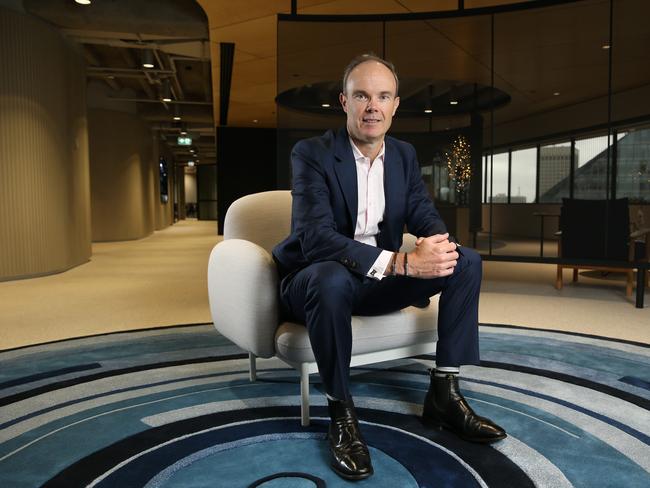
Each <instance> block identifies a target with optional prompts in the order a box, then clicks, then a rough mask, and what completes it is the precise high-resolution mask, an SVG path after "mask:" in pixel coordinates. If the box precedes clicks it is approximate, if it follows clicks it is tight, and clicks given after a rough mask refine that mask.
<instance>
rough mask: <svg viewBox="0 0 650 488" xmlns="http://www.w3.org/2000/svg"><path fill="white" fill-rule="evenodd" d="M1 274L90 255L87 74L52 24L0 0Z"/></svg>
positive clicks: (44, 270)
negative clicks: (1, 5)
mask: <svg viewBox="0 0 650 488" xmlns="http://www.w3.org/2000/svg"><path fill="white" fill-rule="evenodd" d="M0 64H1V65H2V66H3V69H2V70H1V71H0V243H1V244H0V280H7V279H16V278H24V277H30V276H38V275H44V274H50V273H55V272H59V271H64V270H66V269H69V268H71V267H73V266H76V265H79V264H81V263H84V262H86V261H88V259H89V258H90V255H91V236H90V196H89V174H88V135H87V134H88V131H87V123H86V80H85V71H84V69H85V67H84V62H83V58H82V56H81V54H80V53H79V52H78V50H77V49H76V48H75V47H74V46H73V45H72V44H70V43H69V42H68V41H66V40H65V39H64V38H63V37H62V36H61V35H60V34H59V33H58V32H57V31H55V30H54V29H53V28H51V27H50V26H48V25H47V24H45V23H43V22H41V21H38V20H35V19H33V18H30V17H28V16H26V15H24V14H21V13H19V12H16V11H13V10H8V9H5V8H2V7H0Z"/></svg>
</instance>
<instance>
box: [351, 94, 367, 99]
mask: <svg viewBox="0 0 650 488" xmlns="http://www.w3.org/2000/svg"><path fill="white" fill-rule="evenodd" d="M354 98H356V99H357V100H366V99H367V97H366V96H365V95H361V94H359V93H357V94H356V95H355V96H354Z"/></svg>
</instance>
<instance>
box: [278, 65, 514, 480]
mask: <svg viewBox="0 0 650 488" xmlns="http://www.w3.org/2000/svg"><path fill="white" fill-rule="evenodd" d="M397 89H398V79H397V75H396V73H395V68H394V67H393V65H392V64H390V63H388V62H387V61H385V60H383V59H381V58H378V57H376V56H374V55H362V56H359V57H357V58H355V59H353V60H352V62H351V63H350V64H349V65H348V67H347V68H346V69H345V72H344V74H343V92H342V93H341V94H340V96H339V98H340V102H341V105H342V106H343V110H344V111H345V113H346V114H347V124H346V127H345V128H342V129H340V130H339V131H337V132H333V131H328V132H327V133H325V134H324V135H323V136H321V137H315V138H312V139H307V140H303V141H301V142H299V143H298V144H296V146H295V147H294V149H293V152H292V154H291V162H292V167H293V192H292V195H293V208H292V217H291V234H290V235H289V237H287V238H286V239H285V240H284V241H283V242H281V243H280V244H278V245H277V246H276V248H275V249H274V250H273V256H274V259H275V260H276V263H277V265H278V269H279V273H280V278H281V281H280V297H281V302H282V305H283V307H284V309H285V312H286V314H287V315H289V316H290V317H292V318H293V319H296V320H298V321H301V322H304V323H305V325H306V326H307V330H308V332H309V339H310V342H311V346H312V349H313V351H314V356H315V358H316V362H317V364H318V371H319V373H320V376H321V379H322V382H323V387H324V388H325V390H326V393H327V398H328V405H329V413H330V417H331V423H330V427H329V444H330V451H331V454H332V468H333V469H334V471H335V472H336V473H337V474H339V475H340V476H342V477H344V478H346V479H352V480H357V479H364V478H367V477H368V476H370V475H372V473H373V468H372V463H371V461H370V455H369V452H368V448H367V446H366V444H365V441H364V439H363V436H362V435H361V432H360V430H359V425H358V422H357V418H356V414H355V410H354V404H353V401H352V397H351V395H350V390H349V376H350V357H351V350H352V332H351V316H352V315H378V314H385V313H388V312H393V311H396V310H400V309H402V308H404V307H407V306H409V305H411V304H414V303H417V302H422V301H423V300H426V299H428V298H429V297H431V296H433V295H435V294H436V293H441V297H440V304H439V316H438V336H439V338H438V343H437V351H436V368H435V370H434V371H432V372H431V385H430V388H429V391H428V393H427V395H426V398H425V400H424V412H423V420H424V421H425V422H426V423H428V424H431V425H435V426H441V427H444V428H447V429H449V430H451V431H453V432H455V433H456V434H458V435H459V436H460V437H462V438H463V439H466V440H468V441H472V442H481V443H489V442H493V441H497V440H499V439H503V438H504V437H506V433H505V431H504V430H503V429H502V428H501V427H499V426H498V425H496V424H494V423H493V422H491V421H490V420H488V419H485V418H483V417H479V416H478V415H476V414H475V413H474V412H473V411H472V409H471V408H470V406H469V405H468V404H467V402H466V400H465V398H463V395H462V394H461V392H460V390H459V388H458V374H459V367H460V365H462V364H479V351H478V298H479V290H480V286H481V259H480V257H479V255H478V254H477V253H476V252H474V251H473V250H471V249H467V248H464V247H460V246H459V245H458V244H457V243H455V242H454V239H453V238H452V237H451V236H450V235H449V234H448V233H447V230H446V227H445V224H444V223H443V222H442V220H441V219H440V215H439V214H438V211H437V210H436V209H435V207H434V205H433V203H432V201H431V199H430V198H429V195H428V193H427V190H426V188H425V186H424V183H423V181H422V178H421V174H420V167H419V164H418V162H417V159H416V154H415V149H414V148H413V146H411V145H410V144H408V143H406V142H403V141H400V140H397V139H394V138H392V137H390V136H386V132H387V131H388V129H389V127H390V125H391V121H392V118H393V116H394V115H395V111H396V110H397V107H398V105H399V97H398V96H397ZM405 225H406V227H407V229H408V231H409V232H411V233H412V234H415V235H416V236H418V239H417V245H416V248H415V250H414V251H412V252H409V253H408V254H406V253H400V252H398V250H399V248H400V246H401V244H402V234H403V230H404V226H405Z"/></svg>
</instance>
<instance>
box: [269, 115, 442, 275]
mask: <svg viewBox="0 0 650 488" xmlns="http://www.w3.org/2000/svg"><path fill="white" fill-rule="evenodd" d="M385 144H386V148H385V156H384V195H385V200H386V209H385V212H384V218H383V222H382V223H381V224H380V226H379V234H378V235H377V247H375V246H371V245H368V244H363V243H361V242H357V241H355V240H354V230H355V227H356V221H357V206H358V194H357V168H356V162H355V159H354V155H353V153H352V147H351V146H350V140H349V137H348V133H347V130H346V129H345V128H342V129H340V130H338V131H337V132H334V131H331V130H330V131H328V132H326V133H325V134H324V135H322V136H320V137H313V138H310V139H305V140H302V141H300V142H298V143H297V144H296V145H295V146H294V148H293V151H292V152H291V164H292V169H293V190H292V192H291V194H292V196H293V204H292V212H291V234H290V235H289V236H288V237H287V238H286V239H285V240H284V241H282V242H281V243H280V244H278V245H277V246H276V247H275V248H274V249H273V257H274V259H275V261H276V263H277V265H278V271H279V274H280V278H282V277H284V276H286V275H288V274H290V273H292V272H294V271H297V270H299V269H302V268H304V267H306V266H308V265H309V264H312V263H317V262H321V261H338V262H340V263H341V264H343V265H345V266H347V267H348V269H349V270H350V271H352V272H354V273H357V274H360V275H362V276H365V275H366V274H367V273H368V271H369V270H370V268H371V267H372V264H373V263H374V262H375V260H376V259H377V257H379V254H380V253H381V250H382V249H385V250H388V251H397V250H398V249H399V248H400V246H401V245H402V235H403V232H404V228H405V227H406V229H407V230H408V231H409V232H410V233H411V234H414V235H416V236H422V237H427V236H431V235H434V234H444V233H446V232H447V228H446V226H445V224H444V223H443V221H442V219H441V218H440V214H439V213H438V211H437V210H436V208H435V206H434V205H433V202H432V201H431V198H430V197H429V193H428V191H427V189H426V187H425V185H424V182H423V181H422V176H421V172H420V165H419V164H418V162H417V157H416V154H415V148H414V147H413V146H412V145H411V144H408V143H407V142H404V141H400V140H398V139H395V138H393V137H390V136H386V138H385Z"/></svg>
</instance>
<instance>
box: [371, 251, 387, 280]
mask: <svg viewBox="0 0 650 488" xmlns="http://www.w3.org/2000/svg"><path fill="white" fill-rule="evenodd" d="M392 258H393V253H392V252H391V251H382V252H381V254H380V255H379V257H378V258H377V260H376V261H375V262H374V263H372V266H371V267H370V271H368V273H367V274H366V276H367V277H368V278H372V279H374V280H381V279H382V278H385V277H386V276H387V275H386V268H388V265H389V264H390V260H391V259H392Z"/></svg>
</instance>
